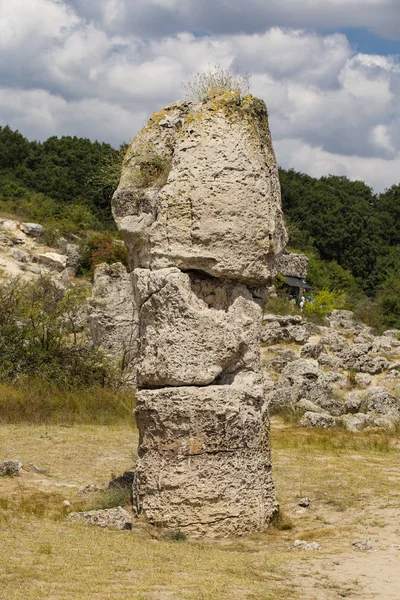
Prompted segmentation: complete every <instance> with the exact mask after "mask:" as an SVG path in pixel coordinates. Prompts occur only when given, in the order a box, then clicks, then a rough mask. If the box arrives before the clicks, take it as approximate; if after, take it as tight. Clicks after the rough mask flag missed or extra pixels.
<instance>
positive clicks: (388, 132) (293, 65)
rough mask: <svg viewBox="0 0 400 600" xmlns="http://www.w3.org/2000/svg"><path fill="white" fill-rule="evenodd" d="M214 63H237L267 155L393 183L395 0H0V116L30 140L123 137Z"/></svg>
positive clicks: (397, 74) (397, 140)
mask: <svg viewBox="0 0 400 600" xmlns="http://www.w3.org/2000/svg"><path fill="white" fill-rule="evenodd" d="M200 32H201V34H202V35H199V33H200ZM215 64H220V65H222V67H224V68H228V69H229V68H234V67H235V66H239V67H240V68H241V69H243V70H246V71H248V72H249V73H250V74H251V83H252V92H253V93H254V94H255V95H257V96H260V97H262V98H263V99H264V100H265V101H266V103H267V106H268V111H269V117H270V126H271V131H272V136H273V141H274V147H275V151H276V154H277V158H278V162H279V164H280V165H281V166H283V167H285V168H291V167H292V168H295V169H297V170H299V171H303V172H306V173H309V174H311V175H313V176H318V177H319V176H321V175H327V174H329V173H333V174H337V175H346V176H347V177H349V178H351V179H362V180H364V181H366V182H367V183H368V184H369V185H371V186H372V187H373V188H374V189H376V190H382V189H384V188H386V187H389V186H391V185H392V184H394V183H399V181H400V102H399V95H400V6H399V0H284V1H283V0H268V1H267V0H246V2H245V3H243V0H134V1H133V0H29V2H28V0H12V2H10V0H0V125H1V124H3V125H4V124H9V125H10V126H11V127H13V128H16V129H19V130H20V131H21V132H22V133H23V134H24V135H26V136H27V137H29V138H30V139H41V140H43V139H46V138H47V137H49V136H50V135H78V136H84V137H89V138H91V139H93V140H94V139H99V140H104V141H107V142H110V143H112V144H113V145H118V144H119V143H121V142H122V141H129V140H130V139H131V138H132V137H133V136H134V135H135V133H136V132H137V131H138V129H139V128H140V127H142V126H143V125H144V124H145V122H146V121H147V119H148V118H149V116H150V114H151V113H152V112H153V111H155V110H158V109H160V108H161V107H163V106H165V105H166V104H168V103H170V102H173V101H174V100H177V99H179V98H181V97H182V96H184V94H185V91H184V85H183V82H185V81H188V79H190V77H191V76H192V75H193V74H194V73H196V72H198V71H203V70H206V69H208V68H210V65H215Z"/></svg>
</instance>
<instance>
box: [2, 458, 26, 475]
mask: <svg viewBox="0 0 400 600" xmlns="http://www.w3.org/2000/svg"><path fill="white" fill-rule="evenodd" d="M21 469H22V463H21V462H20V461H19V460H3V462H0V477H19V475H20V470H21Z"/></svg>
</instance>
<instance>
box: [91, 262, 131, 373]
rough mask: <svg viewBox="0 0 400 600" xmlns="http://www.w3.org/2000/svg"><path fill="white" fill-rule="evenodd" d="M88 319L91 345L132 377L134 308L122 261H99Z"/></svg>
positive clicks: (128, 276)
mask: <svg viewBox="0 0 400 600" xmlns="http://www.w3.org/2000/svg"><path fill="white" fill-rule="evenodd" d="M87 320H88V325H89V329H90V333H91V336H92V340H93V343H94V345H95V346H96V347H99V348H103V349H104V350H105V352H106V353H107V354H108V355H109V356H110V358H112V359H113V360H114V361H115V362H116V363H118V364H119V365H120V366H121V368H122V369H125V376H126V378H128V379H129V378H130V377H132V376H133V373H134V359H135V357H136V354H137V337H138V331H137V329H138V324H137V310H136V305H135V301H134V296H133V288H132V282H131V276H130V274H129V273H128V272H127V270H126V268H125V267H124V265H122V264H121V263H114V264H112V265H108V264H106V263H102V264H100V265H97V267H96V268H95V271H94V279H93V288H92V297H91V298H90V300H89V302H88V317H87Z"/></svg>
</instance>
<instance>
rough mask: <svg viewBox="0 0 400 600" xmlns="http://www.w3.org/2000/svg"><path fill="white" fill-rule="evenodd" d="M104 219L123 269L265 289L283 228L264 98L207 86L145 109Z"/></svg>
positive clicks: (283, 239)
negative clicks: (124, 252) (126, 259)
mask: <svg viewBox="0 0 400 600" xmlns="http://www.w3.org/2000/svg"><path fill="white" fill-rule="evenodd" d="M113 214H114V218H115V220H116V222H117V225H118V228H119V230H120V231H121V233H122V234H123V236H124V238H125V240H126V242H127V245H128V248H129V254H130V267H131V269H134V268H137V267H140V268H147V269H160V268H165V267H178V268H179V269H181V270H198V271H203V272H205V273H208V274H210V275H213V276H214V277H220V278H229V279H234V280H239V281H243V282H245V283H247V284H250V285H265V284H266V283H268V282H269V281H270V279H271V277H272V276H273V275H275V259H276V256H277V255H279V254H280V253H281V251H282V250H283V248H284V246H285V243H286V232H285V228H284V224H283V216H282V210H281V196H280V186H279V178H278V167H277V164H276V159H275V155H274V151H273V148H272V142H271V135H270V131H269V126H268V116H267V109H266V106H265V104H264V102H263V101H262V100H259V99H258V98H254V97H253V96H250V95H248V96H245V97H244V98H241V97H240V94H239V92H227V91H224V90H221V89H215V90H211V91H210V92H209V93H208V95H207V96H206V97H205V99H204V101H203V102H200V103H194V102H189V101H180V102H176V103H174V104H171V105H169V106H167V107H166V108H165V109H163V110H161V111H159V112H157V113H155V114H154V115H153V116H152V117H151V118H150V120H149V122H148V124H147V125H146V126H145V127H144V128H143V129H142V130H141V131H140V132H139V133H138V135H137V136H136V137H135V138H134V139H133V141H132V143H131V145H130V146H129V149H128V151H127V153H126V156H125V159H124V163H123V167H122V174H121V180H120V183H119V186H118V189H117V191H116V192H115V194H114V198H113Z"/></svg>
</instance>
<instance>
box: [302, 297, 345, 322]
mask: <svg viewBox="0 0 400 600" xmlns="http://www.w3.org/2000/svg"><path fill="white" fill-rule="evenodd" d="M344 306H345V301H344V294H343V293H340V292H329V291H328V290H322V291H320V292H318V294H316V295H315V296H314V301H313V302H307V303H306V304H305V306H304V308H303V314H304V316H305V317H306V318H307V319H309V320H310V321H313V322H314V323H317V324H323V323H324V322H325V319H326V317H327V316H328V315H329V314H330V313H331V312H332V310H333V309H334V308H344Z"/></svg>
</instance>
